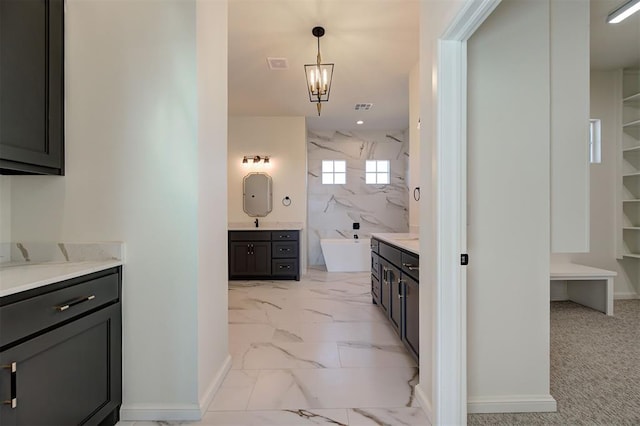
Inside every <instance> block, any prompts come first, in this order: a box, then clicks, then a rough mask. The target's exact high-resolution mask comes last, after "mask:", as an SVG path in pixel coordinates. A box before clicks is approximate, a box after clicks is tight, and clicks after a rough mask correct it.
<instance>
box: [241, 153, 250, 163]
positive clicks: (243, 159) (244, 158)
mask: <svg viewBox="0 0 640 426" xmlns="http://www.w3.org/2000/svg"><path fill="white" fill-rule="evenodd" d="M248 162H249V160H247V156H246V155H245V156H244V157H243V158H242V164H247V163H248Z"/></svg>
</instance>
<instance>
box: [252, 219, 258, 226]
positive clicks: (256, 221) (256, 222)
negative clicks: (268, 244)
mask: <svg viewBox="0 0 640 426" xmlns="http://www.w3.org/2000/svg"><path fill="white" fill-rule="evenodd" d="M253 223H255V224H256V228H257V227H258V218H256V220H255V221H254V222H253Z"/></svg>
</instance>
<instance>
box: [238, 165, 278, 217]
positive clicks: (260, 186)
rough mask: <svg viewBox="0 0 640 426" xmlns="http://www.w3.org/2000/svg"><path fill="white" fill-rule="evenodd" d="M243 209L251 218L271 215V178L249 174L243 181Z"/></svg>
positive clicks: (265, 175)
mask: <svg viewBox="0 0 640 426" xmlns="http://www.w3.org/2000/svg"><path fill="white" fill-rule="evenodd" d="M242 192H243V197H242V209H243V210H244V212H245V213H246V214H248V215H249V216H251V217H264V216H266V215H268V214H269V213H271V208H272V207H271V204H272V203H271V194H272V181H271V176H269V175H268V174H266V173H249V174H248V175H246V176H245V177H244V179H243V180H242Z"/></svg>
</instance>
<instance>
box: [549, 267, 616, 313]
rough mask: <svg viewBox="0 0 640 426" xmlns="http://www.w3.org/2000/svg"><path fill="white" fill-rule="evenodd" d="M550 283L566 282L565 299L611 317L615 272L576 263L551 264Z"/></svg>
mask: <svg viewBox="0 0 640 426" xmlns="http://www.w3.org/2000/svg"><path fill="white" fill-rule="evenodd" d="M550 271H551V274H550V275H551V281H566V282H567V299H568V300H571V301H572V302H576V303H579V304H581V305H584V306H588V307H590V308H593V309H596V310H598V311H601V312H604V313H606V314H607V315H613V277H615V276H616V275H617V272H614V271H608V270H606V269H599V268H592V267H591V266H585V265H579V264H576V263H551V268H550Z"/></svg>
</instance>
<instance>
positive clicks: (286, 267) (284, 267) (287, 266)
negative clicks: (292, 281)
mask: <svg viewBox="0 0 640 426" xmlns="http://www.w3.org/2000/svg"><path fill="white" fill-rule="evenodd" d="M278 268H280V269H291V265H286V266H285V265H280V266H278Z"/></svg>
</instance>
